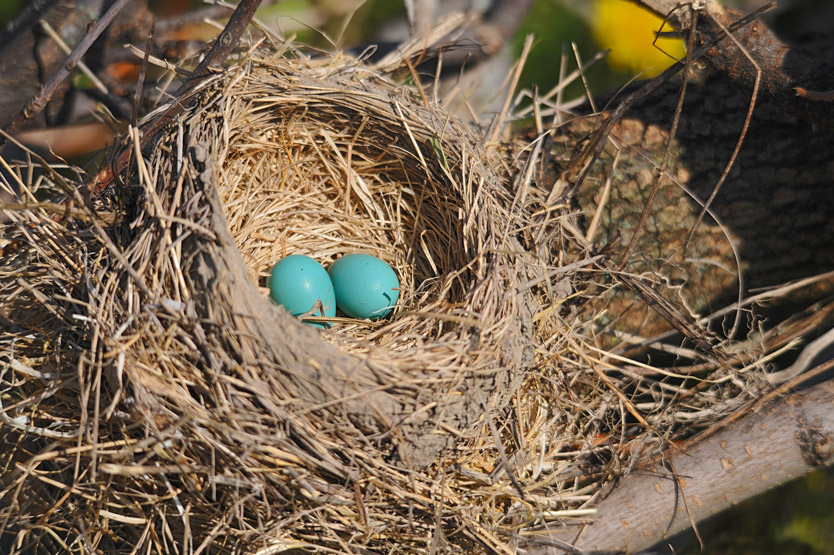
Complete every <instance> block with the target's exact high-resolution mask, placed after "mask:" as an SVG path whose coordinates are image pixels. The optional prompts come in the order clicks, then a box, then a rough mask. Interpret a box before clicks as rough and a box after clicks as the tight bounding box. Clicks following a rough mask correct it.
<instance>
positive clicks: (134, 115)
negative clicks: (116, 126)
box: [130, 19, 156, 127]
mask: <svg viewBox="0 0 834 555" xmlns="http://www.w3.org/2000/svg"><path fill="white" fill-rule="evenodd" d="M155 30H156V19H154V20H153V22H152V23H151V30H150V32H148V40H147V41H146V42H145V56H144V57H143V58H142V69H141V70H140V71H139V79H137V80H136V92H135V94H134V95H133V111H132V112H131V113H130V125H131V126H133V127H136V122H137V121H138V120H139V104H140V103H141V102H142V85H143V84H144V83H145V74H146V73H147V71H148V58H149V56H150V55H151V43H152V41H153V35H154V31H155Z"/></svg>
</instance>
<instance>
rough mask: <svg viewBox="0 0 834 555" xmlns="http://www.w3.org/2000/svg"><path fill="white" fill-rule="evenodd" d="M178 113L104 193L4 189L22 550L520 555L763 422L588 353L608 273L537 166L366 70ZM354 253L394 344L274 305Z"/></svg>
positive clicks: (12, 438)
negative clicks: (284, 290) (665, 464)
mask: <svg viewBox="0 0 834 555" xmlns="http://www.w3.org/2000/svg"><path fill="white" fill-rule="evenodd" d="M178 101H179V102H181V103H182V104H184V105H185V108H184V109H183V110H182V111H181V112H179V113H178V114H176V116H175V117H173V118H171V119H170V121H167V122H166V125H165V126H164V127H163V128H162V130H161V131H160V132H159V133H157V134H155V135H154V136H153V137H142V136H141V134H140V133H139V132H138V131H137V130H132V131H131V132H130V133H128V134H127V135H126V137H125V139H124V141H123V142H122V145H121V147H120V149H119V152H118V153H117V154H118V156H121V157H122V159H125V158H127V157H131V158H130V162H129V163H127V164H125V165H124V167H125V169H124V170H123V171H119V172H117V174H116V175H115V176H114V177H113V179H112V182H110V183H109V184H108V187H106V188H102V187H99V186H95V185H92V186H91V187H90V188H89V189H88V193H89V194H84V193H81V192H79V191H81V190H84V185H83V184H84V183H89V177H88V176H86V175H84V174H83V172H81V171H80V170H78V169H77V168H72V167H69V168H67V167H61V166H56V165H54V164H53V165H50V164H47V163H46V162H44V161H42V160H40V161H38V160H37V159H36V160H34V161H33V162H32V163H31V164H30V166H29V169H31V168H33V167H37V168H38V172H42V173H38V172H33V171H27V168H25V167H24V168H16V169H15V168H8V169H9V170H11V173H10V174H9V175H10V176H11V177H7V179H6V185H5V186H4V187H5V188H6V189H7V192H8V193H10V194H14V195H15V196H16V197H17V198H16V202H15V203H11V204H6V205H5V206H6V210H5V213H6V214H8V215H9V216H8V217H9V220H8V221H7V222H6V223H4V224H3V232H4V235H3V237H4V241H5V244H4V245H3V248H4V252H3V256H2V260H0V295H2V297H3V298H4V304H3V307H2V312H0V317H2V319H3V328H4V329H3V332H2V335H0V341H2V359H0V363H1V364H2V370H0V372H2V374H1V375H0V380H2V405H3V408H2V411H0V418H2V423H1V424H2V428H0V430H1V433H0V444H2V446H3V448H2V450H0V451H1V454H0V462H2V468H3V469H4V472H3V474H2V478H0V485H2V494H0V498H2V504H0V511H1V512H0V516H1V517H2V523H3V524H2V525H0V532H2V533H3V537H4V538H5V540H6V541H7V544H6V546H7V547H8V549H9V551H12V552H32V553H55V552H64V551H66V552H69V551H72V550H79V549H87V550H90V551H95V550H98V551H103V552H107V553H135V552H155V553H188V554H190V553H198V552H209V553H242V552H258V553H280V552H285V551H293V550H297V549H321V550H327V551H329V552H345V553H355V552H363V553H364V552H368V553H370V552H380V553H381V552H386V553H389V552H425V551H428V550H430V549H434V550H438V551H442V550H460V549H463V550H466V551H479V550H484V549H486V550H489V551H493V552H509V551H511V550H512V548H513V546H514V545H518V542H519V541H520V539H519V538H522V537H524V536H525V534H527V533H528V532H529V533H530V534H533V535H534V536H535V534H536V533H537V532H536V530H537V529H543V528H546V527H547V526H549V524H548V523H552V522H554V521H558V522H562V521H564V519H571V518H576V517H580V516H583V515H587V514H589V513H588V508H587V507H588V505H589V504H592V503H593V501H594V500H595V499H596V496H597V495H598V493H599V491H600V487H601V486H602V485H603V484H604V483H605V482H606V481H608V480H609V479H610V478H612V477H615V476H618V475H619V474H621V473H623V472H624V471H625V470H626V469H627V468H629V467H630V466H632V465H634V464H636V462H637V461H639V460H640V459H641V458H645V457H646V456H648V455H651V454H652V453H655V452H657V450H658V449H659V448H660V447H662V446H663V445H664V441H666V440H668V439H670V438H676V437H681V435H682V432H681V429H682V425H681V423H682V422H684V423H686V424H687V425H690V426H691V425H693V423H694V422H697V423H698V424H699V425H701V426H704V425H707V424H708V423H709V422H711V421H715V420H716V419H718V418H720V417H721V416H722V415H724V414H726V413H727V412H728V411H730V410H731V409H732V408H733V407H736V406H738V403H740V402H741V401H738V402H735V401H733V399H735V397H736V395H738V393H739V391H741V390H742V389H743V387H744V384H743V383H742V380H741V379H740V378H734V379H733V380H725V379H714V378H715V374H711V375H710V376H711V377H712V378H713V379H712V381H710V382H709V384H706V385H704V384H700V385H697V386H694V387H691V388H690V389H686V388H684V387H679V388H678V389H676V390H675V391H677V393H676V394H675V395H673V396H672V397H671V398H670V397H669V396H666V395H664V394H657V393H658V389H657V388H658V387H661V390H662V387H663V386H658V384H661V383H665V382H670V381H672V382H674V380H676V379H678V378H680V379H681V380H687V379H689V378H687V377H686V376H675V375H673V374H670V373H668V372H667V373H664V372H662V371H660V372H655V370H656V369H654V368H652V367H650V366H646V365H643V366H634V365H632V364H623V363H622V361H623V360H624V359H623V358H622V357H620V358H610V357H608V356H607V355H605V354H604V353H603V352H602V351H599V350H598V349H595V348H593V347H592V346H591V343H590V342H589V341H586V340H585V339H584V338H583V337H582V333H583V329H582V328H581V327H580V326H579V320H578V318H577V315H578V314H580V313H581V310H576V308H577V307H578V306H579V305H580V304H581V302H580V295H578V293H576V292H577V291H579V290H580V289H583V288H585V289H586V287H585V286H586V285H587V284H589V283H590V281H591V280H592V279H593V278H595V277H596V276H599V275H600V272H601V269H602V268H603V267H602V266H600V260H601V258H600V257H599V256H590V255H589V251H588V250H587V249H585V247H581V246H577V242H576V240H575V238H574V236H577V233H578V232H577V231H576V223H575V221H574V219H573V218H574V217H573V215H572V211H571V209H570V206H569V204H567V203H566V202H565V198H566V196H565V194H566V193H565V192H566V191H568V190H569V189H566V188H564V187H563V185H564V184H562V185H560V186H558V187H554V188H553V189H549V188H543V187H537V186H536V183H535V182H534V181H535V180H534V179H532V177H531V176H533V175H534V170H535V171H538V169H539V168H541V167H543V162H542V156H543V152H545V151H544V150H543V149H542V148H541V147H542V144H543V143H542V141H541V140H537V141H535V142H533V144H532V145H524V146H523V148H522V149H520V150H519V151H505V150H502V149H500V148H497V147H495V146H490V147H489V148H486V147H484V145H483V142H484V141H483V138H482V137H481V136H479V135H478V134H477V133H475V132H474V131H473V130H472V128H471V127H469V126H467V125H465V124H463V123H462V122H461V121H459V120H458V119H456V118H455V117H453V116H451V115H449V114H448V113H446V112H445V111H443V110H442V109H441V108H440V107H439V106H438V105H437V104H435V103H434V102H433V101H431V100H430V99H429V98H427V97H426V96H425V95H424V94H423V91H422V89H415V88H413V87H408V86H403V85H400V84H397V83H394V82H393V81H392V80H391V78H390V77H387V76H385V75H382V74H381V73H380V72H378V71H375V70H374V69H373V68H369V67H367V66H365V65H363V64H361V63H359V62H357V61H356V60H352V59H348V58H332V59H319V60H309V59H306V58H288V57H264V58H259V57H257V56H250V57H249V58H247V60H246V62H245V63H243V64H241V65H240V66H238V67H236V68H233V69H230V70H228V71H226V72H224V73H222V74H219V75H216V76H214V77H212V78H210V79H207V80H206V81H205V82H204V83H203V84H202V85H201V86H200V87H198V89H197V92H196V93H195V94H192V95H191V96H190V97H189V98H186V99H178ZM170 106H171V105H169V106H168V107H169V108H170ZM164 108H166V107H162V108H160V110H159V111H158V112H157V113H156V114H155V115H154V114H151V116H149V117H150V120H154V118H160V117H168V115H169V114H170V112H166V111H165V109H164ZM560 187H561V189H560ZM563 193H565V194H563ZM565 229H567V230H569V231H570V232H571V233H569V234H567V235H563V230H565ZM353 252H364V253H370V254H373V255H376V256H378V257H380V258H382V259H384V260H385V261H387V262H388V263H389V264H390V265H391V266H392V267H393V268H394V269H395V271H396V272H397V274H398V276H399V278H400V283H401V291H400V301H399V303H398V305H397V307H396V309H395V311H394V313H393V314H392V315H391V316H390V317H389V318H387V319H385V320H383V321H380V322H370V321H364V320H355V319H348V318H343V317H339V318H335V319H332V320H331V327H330V328H329V329H321V328H317V327H313V326H310V325H307V324H304V323H302V322H300V321H299V320H298V319H296V318H294V317H292V316H290V315H289V314H288V313H287V312H286V311H285V310H284V309H283V308H281V307H279V306H277V305H275V304H273V303H272V302H271V301H270V300H269V298H268V295H267V291H266V287H265V286H266V279H267V275H268V272H269V269H270V267H271V265H272V264H274V263H275V262H276V261H277V260H278V259H280V258H281V257H283V256H286V255H290V254H305V255H308V256H311V257H313V258H315V259H316V260H318V261H319V262H321V263H323V264H325V265H327V264H328V263H329V262H332V261H333V260H335V259H336V258H338V257H339V256H341V255H344V254H348V253H353ZM595 264H596V266H595ZM571 304H573V305H575V306H574V308H573V309H571ZM647 376H650V377H651V378H647ZM675 383H678V384H680V383H682V382H675ZM702 386H703V387H702ZM668 387H670V388H675V387H678V386H671V385H670V386H668ZM688 387H689V386H687V388H688ZM685 389H686V392H685V393H681V392H684V390H685ZM623 391H626V392H627V395H626V394H624V393H623ZM632 399H635V400H640V399H642V400H643V401H645V402H644V403H643V405H641V406H640V407H638V408H639V411H638V410H637V409H636V408H635V405H634V404H633V403H632ZM722 403H724V404H723V405H722ZM682 404H685V407H683V408H681V407H682V406H683V405H682ZM728 407H729V408H728ZM679 410H683V411H684V412H687V413H688V414H691V415H692V416H690V417H682V416H680V415H679V414H678V413H677V412H676V411H679ZM640 411H642V412H640ZM641 413H642V414H646V415H648V416H647V417H648V418H649V421H646V420H644V419H643V418H642V417H641V416H639V415H640V414H641ZM676 415H677V416H676Z"/></svg>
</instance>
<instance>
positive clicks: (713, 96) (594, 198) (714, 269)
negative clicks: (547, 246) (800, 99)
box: [556, 74, 834, 336]
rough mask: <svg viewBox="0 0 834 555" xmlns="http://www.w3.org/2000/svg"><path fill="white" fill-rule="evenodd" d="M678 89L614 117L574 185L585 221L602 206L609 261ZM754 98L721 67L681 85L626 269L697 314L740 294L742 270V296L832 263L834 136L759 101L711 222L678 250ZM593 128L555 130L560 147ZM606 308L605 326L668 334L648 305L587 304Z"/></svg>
mask: <svg viewBox="0 0 834 555" xmlns="http://www.w3.org/2000/svg"><path fill="white" fill-rule="evenodd" d="M679 86H680V85H679V83H670V84H668V85H667V86H665V87H661V89H659V90H658V91H656V92H655V93H654V94H653V95H651V96H650V97H649V98H647V99H646V100H645V101H644V102H642V103H641V104H638V105H637V106H635V107H634V108H633V110H632V111H631V112H630V113H628V114H627V116H626V118H624V119H623V120H622V121H620V122H619V123H617V124H616V125H615V126H614V128H613V131H612V133H611V140H610V142H609V143H608V144H607V145H606V147H605V149H604V150H603V152H602V155H601V157H600V159H599V160H598V161H597V162H596V164H595V166H594V168H593V170H592V172H591V174H590V175H589V177H588V178H587V179H586V180H585V181H584V182H583V183H581V184H579V186H578V187H577V189H576V190H575V193H576V197H575V198H576V202H577V204H578V206H579V208H580V210H581V213H582V216H583V217H584V220H585V223H586V228H588V227H591V222H592V221H593V219H594V215H595V213H596V212H599V216H600V217H599V224H598V226H596V228H595V231H594V236H593V237H592V240H593V241H594V242H595V243H596V245H597V247H598V248H600V249H605V251H606V252H607V253H608V254H610V256H611V257H612V258H613V259H615V260H616V259H618V258H619V255H620V253H622V252H623V250H624V249H625V245H627V244H628V242H629V241H630V239H631V236H632V234H633V230H634V227H635V226H636V225H637V222H638V220H639V218H640V214H641V211H642V210H643V206H644V205H645V203H646V199H647V198H648V196H649V192H650V190H651V188H652V184H653V179H652V177H653V172H654V171H655V170H656V168H657V166H658V165H659V164H660V163H661V162H662V159H663V151H664V148H665V145H666V141H667V139H668V136H669V131H668V130H669V127H670V123H671V121H672V117H673V113H674V109H675V104H676V102H677V97H678V90H679ZM751 94H752V91H751V90H748V89H744V88H742V87H740V86H738V85H736V84H735V83H734V82H732V81H731V80H729V79H728V78H727V77H724V76H722V75H719V74H712V75H709V76H707V77H706V78H705V79H704V80H703V82H701V83H698V84H695V83H693V84H689V85H688V86H687V91H686V99H685V102H684V106H683V110H682V114H681V121H680V126H679V129H678V133H677V135H676V137H675V142H674V145H673V149H672V155H671V158H670V160H669V161H668V162H669V167H668V169H667V171H666V173H665V177H664V179H663V180H662V181H661V188H660V192H659V194H658V196H657V197H656V198H655V200H654V203H653V205H652V207H651V210H650V212H649V218H648V219H647V223H646V226H645V228H644V229H643V230H642V234H641V236H640V238H639V240H638V243H637V246H636V248H635V249H634V251H633V252H632V253H631V255H630V256H629V259H628V261H627V262H628V263H627V265H626V266H625V269H626V270H627V271H629V272H632V273H635V274H639V275H642V276H643V277H645V278H646V279H647V280H649V281H650V282H651V283H652V284H653V285H654V286H655V288H656V289H657V290H658V291H659V292H661V294H663V295H664V296H665V297H666V298H668V299H670V300H671V301H673V302H675V303H676V304H678V305H679V306H682V307H684V308H685V310H687V309H688V310H689V311H690V312H691V313H692V314H693V315H706V314H709V313H711V312H713V311H714V310H716V309H718V308H721V307H723V306H725V305H726V304H727V303H729V302H732V301H734V300H736V298H737V296H738V293H739V270H740V274H741V278H742V282H741V292H742V293H743V294H744V296H749V294H750V293H751V292H752V291H754V290H756V289H760V288H763V287H769V286H773V285H777V284H782V283H784V282H787V281H790V280H795V279H799V278H804V277H808V276H812V275H815V274H817V273H822V272H825V271H830V270H833V269H834V220H832V219H831V218H830V217H829V214H828V212H829V209H830V207H832V206H834V187H832V176H834V132H832V131H830V130H827V129H815V128H814V126H812V125H811V124H808V123H806V122H805V121H803V120H801V119H799V118H797V117H794V116H791V115H788V114H786V113H785V112H784V110H783V109H782V108H781V106H780V105H779V104H777V103H776V102H775V101H773V100H772V99H769V98H767V97H764V96H760V97H759V98H758V101H757V102H756V106H755V112H754V115H753V118H752V120H751V122H750V127H749V129H748V130H747V133H746V135H745V137H744V140H743V145H742V147H741V149H740V151H739V155H738V158H737V159H736V161H735V163H734V165H733V167H732V170H731V171H730V173H729V176H728V178H727V181H726V182H725V183H724V185H723V187H722V188H721V189H720V191H719V193H718V195H717V196H716V198H715V200H714V201H713V203H712V207H711V210H710V213H711V214H712V217H711V216H707V217H706V218H704V221H702V222H701V223H700V225H699V226H698V227H697V230H696V232H695V234H694V236H693V238H692V241H691V243H690V244H689V246H688V247H687V246H686V239H687V235H688V233H689V231H690V229H691V228H692V227H693V226H694V225H695V223H696V220H697V217H698V214H699V212H700V211H701V208H702V204H703V202H704V201H705V200H706V199H707V198H708V197H709V195H710V193H711V192H712V190H713V188H714V187H715V185H716V183H717V182H718V180H719V177H720V176H721V174H722V172H723V171H724V169H725V167H726V165H727V163H728V161H729V159H730V155H731V153H732V152H733V149H734V148H735V145H736V142H737V141H738V140H739V137H740V135H741V130H742V127H743V125H744V119H745V114H746V111H747V107H748V105H749V102H750V98H751ZM596 125H597V124H596V123H595V122H594V121H589V120H577V121H575V122H573V123H571V124H570V125H568V126H565V127H564V128H561V129H560V130H559V131H560V133H561V136H560V137H558V139H557V141H556V143H557V144H560V143H564V144H566V145H569V146H572V145H575V144H577V143H580V142H581V141H582V140H583V138H584V137H586V136H587V135H588V134H589V133H590V131H591V130H592V129H593V128H595V126H596ZM618 150H619V160H618V161H617V165H616V167H615V168H614V169H613V170H612V166H613V160H614V158H615V157H616V156H617V151H618ZM556 155H557V156H558V155H559V153H556ZM609 176H610V177H611V180H612V183H611V186H610V191H609V192H607V193H606V192H605V189H606V180H607V179H608V178H609ZM690 193H691V195H690ZM739 263H740V267H739ZM832 285H834V284H832V282H831V281H830V280H829V281H827V282H823V283H821V284H820V285H818V286H817V287H816V288H812V289H806V290H805V291H804V292H803V294H802V295H803V296H804V297H802V298H800V297H799V296H795V297H794V298H793V299H792V302H794V303H795V302H799V301H806V300H809V299H811V298H819V297H820V296H821V295H822V294H825V293H827V292H829V291H831V289H832ZM603 305H604V306H605V307H606V308H607V309H608V314H609V315H610V317H609V318H608V320H602V322H603V323H604V324H610V326H611V327H612V328H614V329H618V330H620V331H625V332H629V333H637V332H636V331H635V330H639V332H640V333H641V334H643V335H644V336H645V335H651V334H653V333H656V332H659V331H662V330H664V329H668V325H667V324H666V323H665V322H662V321H661V320H660V319H659V318H657V317H656V316H655V315H654V314H653V313H652V312H651V309H650V308H648V307H647V306H646V305H645V303H636V302H635V299H634V297H633V295H631V294H629V293H624V292H622V291H620V290H618V289H616V288H615V289H614V290H613V291H610V292H609V293H608V294H606V296H604V298H603V299H602V300H600V301H597V302H596V303H595V304H594V305H593V306H594V310H599V308H600V307H601V306H603Z"/></svg>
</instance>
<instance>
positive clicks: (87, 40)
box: [5, 0, 130, 135]
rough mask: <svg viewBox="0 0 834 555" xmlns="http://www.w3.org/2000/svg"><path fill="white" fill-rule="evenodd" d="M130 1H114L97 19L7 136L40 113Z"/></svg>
mask: <svg viewBox="0 0 834 555" xmlns="http://www.w3.org/2000/svg"><path fill="white" fill-rule="evenodd" d="M129 1H130V0H116V1H115V2H114V3H113V5H112V6H110V9H108V10H107V12H106V13H105V14H104V15H103V16H102V17H101V19H99V20H98V21H97V22H96V23H95V25H93V26H92V27H91V28H90V30H89V31H88V32H87V34H86V35H84V38H83V39H81V41H80V42H79V43H78V44H77V45H76V46H75V48H74V49H73V50H72V52H71V53H70V55H69V56H67V59H66V61H65V62H64V63H63V64H62V65H61V67H60V68H59V69H58V71H56V72H55V74H54V75H53V76H52V77H51V78H50V79H49V81H47V83H46V84H45V85H44V86H42V87H41V88H40V90H38V92H37V93H35V95H34V96H32V98H30V99H29V100H28V101H27V102H26V104H25V105H24V106H23V110H21V111H20V113H19V114H18V115H17V117H15V118H14V119H13V120H12V122H11V123H9V125H8V126H7V127H6V129H5V131H6V133H8V134H10V135H11V134H14V133H15V132H17V130H18V129H20V126H21V125H23V123H24V122H25V121H26V120H28V119H29V118H31V117H32V116H34V115H35V114H38V113H39V112H41V110H43V109H44V107H46V104H47V103H48V102H49V100H50V99H51V98H52V95H53V94H55V91H57V90H58V88H59V87H60V86H61V84H62V83H63V82H64V81H66V80H67V78H68V77H69V76H70V75H71V74H72V72H73V70H74V69H75V66H76V65H78V62H79V61H80V60H81V58H82V57H83V56H84V54H86V53H87V50H89V49H90V47H91V46H92V45H93V43H94V42H95V41H96V39H97V38H98V37H99V36H100V35H101V33H103V32H104V29H106V28H107V26H108V25H110V23H111V22H112V21H113V19H115V17H116V15H118V13H119V11H121V9H122V8H123V7H124V6H125V5H126V4H127V3H128V2H129Z"/></svg>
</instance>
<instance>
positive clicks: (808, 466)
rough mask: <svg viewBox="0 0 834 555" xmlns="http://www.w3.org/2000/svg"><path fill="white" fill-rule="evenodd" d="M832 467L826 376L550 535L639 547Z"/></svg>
mask: <svg viewBox="0 0 834 555" xmlns="http://www.w3.org/2000/svg"><path fill="white" fill-rule="evenodd" d="M832 464H834V382H832V381H830V380H829V381H827V382H823V383H821V384H818V385H815V386H813V387H811V388H809V389H808V390H806V391H803V392H800V393H796V394H793V395H789V396H786V397H782V398H780V399H777V400H775V401H773V402H771V403H769V404H768V405H767V406H765V407H763V408H762V409H760V410H758V411H756V412H753V413H752V414H749V415H748V416H746V417H744V418H741V419H739V420H737V421H735V422H733V423H732V424H731V425H730V426H728V427H726V428H724V429H722V430H720V431H718V432H716V433H715V434H714V435H712V436H709V437H706V438H702V439H701V440H700V441H698V442H697V443H695V444H693V445H691V446H689V447H684V448H682V449H680V450H677V451H676V452H674V453H667V458H666V459H665V460H663V461H655V462H654V463H653V464H651V465H649V466H648V467H646V468H644V469H642V470H640V471H636V472H634V473H632V474H630V475H628V476H626V477H625V478H623V479H622V481H621V482H620V483H618V484H616V485H615V486H614V487H613V489H612V490H611V493H610V495H609V496H608V497H606V498H605V499H603V500H602V501H601V502H600V503H599V505H598V506H597V513H596V515H595V516H594V519H593V521H592V522H589V523H587V524H586V525H585V526H584V528H583V527H582V526H574V527H566V528H563V529H560V530H554V531H552V532H551V533H552V535H553V536H554V537H555V538H556V539H557V540H559V541H563V542H570V543H573V544H574V545H575V547H576V548H577V549H579V550H581V551H605V550H612V551H628V552H633V551H640V550H642V549H646V548H649V547H651V546H652V545H654V544H656V543H657V542H660V541H662V540H663V539H664V538H667V537H670V536H671V535H673V534H675V533H677V532H679V531H681V530H684V529H686V528H688V527H690V526H691V525H692V522H693V521H694V522H698V521H700V520H703V519H704V518H707V517H709V516H712V515H714V514H716V513H718V512H720V511H722V510H724V509H727V508H728V507H730V506H731V505H733V504H735V503H738V502H740V501H742V500H744V499H747V498H750V497H753V496H754V495H758V494H760V493H762V492H764V491H767V490H769V489H772V488H774V487H776V486H778V485H780V484H783V483H786V482H788V481H790V480H793V479H795V478H798V477H799V476H802V475H804V474H806V473H807V472H810V471H812V470H814V469H816V468H820V467H824V466H830V465H832ZM546 537H547V536H545V538H546ZM542 543H547V540H546V539H545V541H544V542H542ZM562 552H563V550H562V549H561V548H557V547H554V546H553V545H535V544H533V545H531V549H530V550H529V551H528V553H531V554H538V555H544V554H551V553H553V554H555V553H562Z"/></svg>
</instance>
